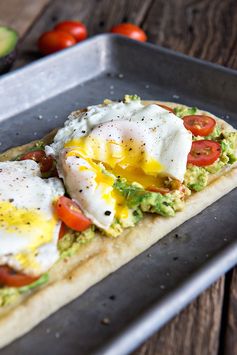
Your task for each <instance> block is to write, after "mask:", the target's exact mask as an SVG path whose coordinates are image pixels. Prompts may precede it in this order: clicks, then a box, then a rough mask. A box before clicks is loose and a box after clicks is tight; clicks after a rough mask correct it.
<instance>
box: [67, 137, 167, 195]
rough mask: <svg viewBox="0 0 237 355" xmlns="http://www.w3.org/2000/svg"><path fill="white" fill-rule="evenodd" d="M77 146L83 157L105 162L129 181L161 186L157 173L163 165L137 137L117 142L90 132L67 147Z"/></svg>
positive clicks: (118, 174)
mask: <svg viewBox="0 0 237 355" xmlns="http://www.w3.org/2000/svg"><path fill="white" fill-rule="evenodd" d="M74 147H76V150H77V154H78V155H79V156H80V157H82V158H84V159H88V158H90V159H92V160H93V161H96V162H102V163H103V164H104V166H105V167H106V168H107V169H108V170H109V171H111V172H112V173H113V174H114V175H116V176H121V177H124V178H126V179H127V180H128V181H129V182H134V181H136V182H138V183H140V184H141V185H142V186H143V187H144V188H147V187H148V186H151V185H155V186H160V185H161V183H162V179H161V178H160V177H159V176H158V174H159V173H161V172H162V171H164V167H163V166H162V164H160V163H159V162H158V161H157V160H155V159H153V158H151V157H149V156H148V154H147V153H146V151H145V149H144V146H143V145H138V144H137V143H136V142H135V141H134V140H133V141H130V140H129V141H127V142H123V143H118V142H115V141H113V140H106V141H103V142H101V140H99V139H97V138H94V137H91V136H87V137H82V138H79V139H73V140H71V141H69V142H67V143H66V144H65V148H74Z"/></svg>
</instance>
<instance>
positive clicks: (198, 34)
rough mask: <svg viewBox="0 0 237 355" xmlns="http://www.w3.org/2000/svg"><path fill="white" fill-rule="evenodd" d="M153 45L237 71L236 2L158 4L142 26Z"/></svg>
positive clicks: (205, 0)
mask: <svg viewBox="0 0 237 355" xmlns="http://www.w3.org/2000/svg"><path fill="white" fill-rule="evenodd" d="M143 27H144V29H145V31H146V32H147V33H148V38H149V40H150V41H151V42H153V43H159V44H160V45H162V46H165V47H168V48H172V49H175V50H178V51H181V52H183V53H186V54H189V55H192V56H196V57H199V58H202V59H207V60H210V61H213V62H216V63H219V64H222V65H226V66H229V67H232V68H237V45H236V38H237V3H236V0H225V1H223V0H212V1H210V0H202V1H196V0H191V1H190V0H170V1H166V0H158V1H154V2H153V6H152V7H151V8H150V11H149V14H148V16H147V18H146V21H145V23H144V25H143Z"/></svg>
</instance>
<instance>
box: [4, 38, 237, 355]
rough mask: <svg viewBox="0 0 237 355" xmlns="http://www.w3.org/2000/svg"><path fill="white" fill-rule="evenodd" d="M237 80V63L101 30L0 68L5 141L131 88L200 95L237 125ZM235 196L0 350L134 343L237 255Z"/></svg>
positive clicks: (83, 350) (117, 350) (29, 136)
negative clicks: (18, 65) (10, 68)
mask: <svg viewBox="0 0 237 355" xmlns="http://www.w3.org/2000/svg"><path fill="white" fill-rule="evenodd" d="M236 88H237V73H236V72H235V71H233V70H230V69H225V68H223V67H221V66H218V65H213V64H210V63H207V62H203V61H200V60H197V59H193V58H190V57H187V56H184V55H182V54H179V53H175V52H173V51H169V50H167V49H164V48H161V47H159V46H154V45H151V44H141V43H137V42H134V41H132V40H129V39H126V38H122V37H119V36H112V35H101V36H98V37H94V38H92V39H89V40H87V41H85V42H84V43H81V44H79V45H77V46H75V47H73V48H70V49H67V50H65V51H63V52H61V53H58V54H55V55H52V56H49V57H47V58H45V59H42V60H39V61H38V62H36V63H33V64H31V65H29V66H28V67H26V68H23V69H19V70H17V71H15V72H13V73H11V74H8V75H5V76H3V77H1V79H0V144H1V150H2V151H3V150H5V149H7V148H9V147H10V146H13V145H19V144H23V143H26V142H28V141H31V140H33V139H36V138H40V137H41V136H42V135H44V134H45V133H47V132H48V131H49V130H50V129H51V128H54V127H57V126H60V125H62V123H63V121H64V120H65V118H66V116H67V115H68V114H69V113H70V112H71V111H72V110H74V109H76V108H79V107H85V106H87V105H90V104H95V103H99V102H101V101H102V100H103V99H104V98H111V99H120V98H122V96H123V95H124V94H125V93H136V94H138V95H140V96H141V97H142V98H143V99H160V100H167V101H177V102H182V103H185V104H188V105H196V106H198V107H199V108H202V109H206V110H210V111H212V112H213V113H214V114H217V115H218V116H219V117H223V118H224V119H226V120H227V121H228V122H230V123H231V124H233V125H234V126H237V124H236V120H237V113H236V111H235V109H236ZM236 200H237V190H234V191H232V192H231V193H229V194H228V195H226V196H224V197H223V198H222V199H221V200H219V201H217V202H216V203H214V204H213V205H212V206H210V207H209V208H207V209H205V210H204V211H203V212H202V213H200V214H199V215H197V216H196V217H194V218H192V219H191V220H189V221H187V222H186V223H184V224H183V225H181V226H180V227H178V228H177V229H176V230H174V231H173V232H171V233H170V234H169V235H167V236H166V237H165V238H164V239H162V240H161V241H160V242H159V243H157V244H156V245H154V246H153V247H151V248H150V249H149V250H147V251H146V252H144V253H143V254H141V255H140V256H138V257H136V258H135V259H134V260H133V261H131V262H130V263H128V264H127V265H125V266H124V267H122V268H121V269H119V270H118V271H116V272H115V273H113V274H111V275H110V276H108V277H107V278H106V279H105V280H103V281H102V282H100V283H98V284H97V285H95V286H93V287H92V288H91V289H89V290H88V291H87V292H85V293H84V294H83V295H82V296H80V297H79V298H78V299H76V300H75V301H73V302H71V303H70V304H68V305H66V306H65V307H63V308H62V309H61V310H59V311H58V312H56V313H55V314H53V315H52V316H51V317H49V318H48V319H46V320H45V321H43V322H42V323H40V324H39V325H38V326H36V327H35V328H34V329H33V330H32V331H31V332H30V333H28V334H27V335H25V336H23V337H21V338H20V339H18V340H16V341H15V342H13V343H12V344H11V345H9V346H7V347H6V348H4V349H3V350H1V351H0V354H1V355H10V354H13V353H20V354H32V351H33V352H34V355H37V354H39V355H41V354H52V353H53V354H54V355H56V354H57V355H64V354H92V353H93V354H113V355H116V354H127V353H129V352H130V351H132V350H133V349H134V348H136V347H137V346H138V345H139V344H140V343H141V342H142V341H144V340H145V339H146V338H147V337H148V336H150V335H151V334H152V333H153V332H155V331H156V330H157V329H159V328H160V327H161V326H162V325H163V324H164V323H165V322H167V321H168V320H169V319H171V318H172V317H173V316H174V315H175V314H177V312H179V311H180V310H181V309H182V308H183V307H184V306H185V305H187V304H188V303H189V302H190V301H191V300H192V299H193V298H195V297H196V296H197V295H198V294H199V293H200V292H202V291H203V290H204V289H205V288H206V287H207V286H209V285H210V284H211V283H212V282H213V281H214V280H216V279H217V278H218V277H219V276H220V275H221V274H223V273H224V272H226V271H227V270H228V269H230V268H231V267H232V266H233V265H234V264H235V263H236V260H237V241H236V226H237V222H236V215H237V204H236ZM55 297H57V295H55ZM105 318H108V319H109V324H107V325H106V324H103V319H105Z"/></svg>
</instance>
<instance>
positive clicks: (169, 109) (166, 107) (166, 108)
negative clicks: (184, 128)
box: [158, 104, 174, 113]
mask: <svg viewBox="0 0 237 355" xmlns="http://www.w3.org/2000/svg"><path fill="white" fill-rule="evenodd" d="M158 106H160V107H162V108H164V109H165V110H167V111H169V112H172V113H174V110H173V109H172V108H171V107H168V106H166V105H161V104H159V105H158Z"/></svg>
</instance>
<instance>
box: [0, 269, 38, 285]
mask: <svg viewBox="0 0 237 355" xmlns="http://www.w3.org/2000/svg"><path fill="white" fill-rule="evenodd" d="M38 278H39V276H35V277H33V276H29V275H24V274H22V273H20V272H18V271H14V270H13V269H11V268H10V267H9V266H7V265H3V266H0V284H1V285H4V286H9V287H21V286H26V285H29V284H31V283H33V282H34V281H36V280H37V279H38Z"/></svg>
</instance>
